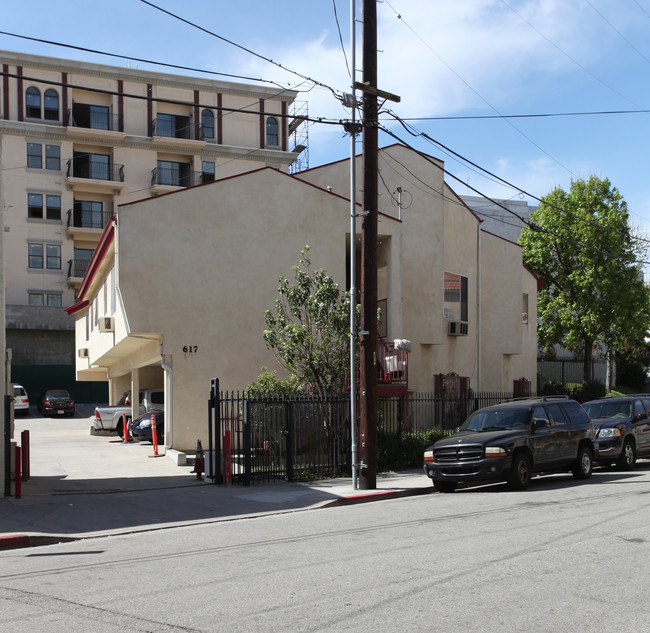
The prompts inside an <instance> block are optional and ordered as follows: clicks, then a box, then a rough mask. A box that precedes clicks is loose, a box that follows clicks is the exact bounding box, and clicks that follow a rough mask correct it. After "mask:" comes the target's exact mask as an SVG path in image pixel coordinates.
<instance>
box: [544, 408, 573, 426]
mask: <svg viewBox="0 0 650 633" xmlns="http://www.w3.org/2000/svg"><path fill="white" fill-rule="evenodd" d="M546 410H547V411H548V412H549V415H550V417H551V421H552V423H553V424H554V425H556V426H557V425H563V424H568V423H569V420H568V419H567V417H566V415H564V409H562V407H561V406H560V405H559V404H547V405H546Z"/></svg>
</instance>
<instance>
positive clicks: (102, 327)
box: [99, 317, 114, 332]
mask: <svg viewBox="0 0 650 633" xmlns="http://www.w3.org/2000/svg"><path fill="white" fill-rule="evenodd" d="M113 329H114V328H113V317H99V331H100V332H112V331H113Z"/></svg>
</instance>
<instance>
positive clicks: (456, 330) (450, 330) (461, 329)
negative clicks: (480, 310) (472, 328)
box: [447, 321, 468, 336]
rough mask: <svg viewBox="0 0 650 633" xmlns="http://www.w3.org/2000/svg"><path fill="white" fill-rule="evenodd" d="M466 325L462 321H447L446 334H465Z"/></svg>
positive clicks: (466, 330)
mask: <svg viewBox="0 0 650 633" xmlns="http://www.w3.org/2000/svg"><path fill="white" fill-rule="evenodd" d="M467 332H468V327H467V323H465V322H464V321H449V322H448V323H447V334H449V336H467Z"/></svg>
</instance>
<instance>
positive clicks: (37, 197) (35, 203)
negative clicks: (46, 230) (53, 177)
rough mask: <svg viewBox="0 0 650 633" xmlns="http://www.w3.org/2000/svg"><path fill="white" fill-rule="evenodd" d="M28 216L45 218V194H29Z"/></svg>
mask: <svg viewBox="0 0 650 633" xmlns="http://www.w3.org/2000/svg"><path fill="white" fill-rule="evenodd" d="M27 217H28V218H41V219H42V218H43V195H42V194H40V193H28V194H27Z"/></svg>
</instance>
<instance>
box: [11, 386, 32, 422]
mask: <svg viewBox="0 0 650 633" xmlns="http://www.w3.org/2000/svg"><path fill="white" fill-rule="evenodd" d="M28 414H29V397H28V396H27V392H26V391H25V387H23V386H22V385H19V384H18V383H17V382H15V383H14V415H16V416H18V415H28Z"/></svg>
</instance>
